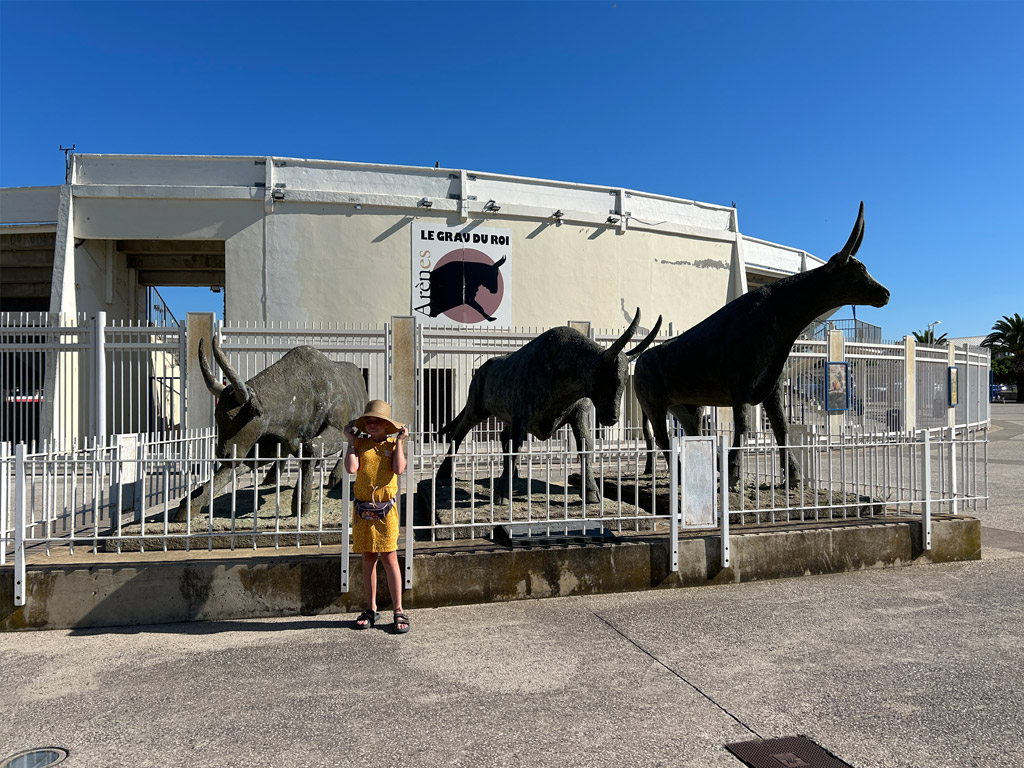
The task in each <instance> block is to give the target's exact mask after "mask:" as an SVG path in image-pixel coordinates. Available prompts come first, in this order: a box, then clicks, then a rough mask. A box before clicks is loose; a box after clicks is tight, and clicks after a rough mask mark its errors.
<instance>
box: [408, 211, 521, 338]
mask: <svg viewBox="0 0 1024 768" xmlns="http://www.w3.org/2000/svg"><path fill="white" fill-rule="evenodd" d="M511 239H512V235H511V231H510V230H506V229H491V228H489V227H477V226H473V225H472V224H460V225H456V226H449V225H447V224H445V223H442V222H439V223H432V222H419V221H418V222H415V223H413V225H412V314H413V317H415V318H416V321H417V322H420V323H424V324H426V325H447V326H463V327H467V326H474V327H493V326H510V325H511V324H512V299H511V291H510V288H511V281H510V280H509V266H510V259H509V256H510V253H511Z"/></svg>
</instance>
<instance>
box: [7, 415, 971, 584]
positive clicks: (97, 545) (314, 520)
mask: <svg viewBox="0 0 1024 768" xmlns="http://www.w3.org/2000/svg"><path fill="white" fill-rule="evenodd" d="M213 442H214V435H213V433H212V432H210V431H205V432H200V433H196V434H192V435H187V436H183V437H181V438H176V439H173V440H152V441H149V440H146V439H145V438H139V437H138V436H132V438H131V439H126V438H125V437H124V436H122V437H119V438H117V439H112V440H109V441H107V442H105V443H102V444H95V445H91V446H88V447H86V448H83V449H80V450H75V451H70V452H64V451H48V452H43V453H34V454H29V453H28V452H27V450H26V447H25V446H24V445H19V446H17V448H16V450H15V451H14V452H13V454H12V453H11V452H10V451H9V450H8V449H7V448H6V446H5V447H4V449H3V452H2V454H0V464H2V472H0V486H2V487H0V534H2V539H3V541H2V546H0V563H6V562H7V560H8V559H13V561H14V566H15V569H14V571H15V594H16V599H19V600H22V601H23V600H24V584H25V578H26V558H27V556H28V555H30V554H31V553H32V552H39V553H45V554H49V553H50V552H51V551H52V550H53V549H54V548H57V547H66V548H67V550H68V551H69V552H72V553H73V552H74V550H75V548H76V547H79V548H87V549H89V550H92V551H98V550H100V549H104V550H116V551H122V550H125V549H131V550H146V549H161V550H167V549H192V548H206V549H213V548H215V547H227V548H232V549H234V548H236V547H252V548H256V547H259V546H274V547H279V546H296V547H301V546H322V545H324V544H332V543H339V542H340V543H341V545H342V557H343V563H346V564H347V562H348V547H349V530H350V529H349V526H350V518H351V506H350V493H351V490H350V484H349V481H348V478H347V477H345V478H344V479H343V481H342V482H341V483H340V484H339V485H338V486H336V487H333V488H332V487H330V485H329V483H328V482H327V478H328V476H329V473H330V471H331V469H332V466H333V462H334V460H335V459H336V457H335V459H330V458H329V459H327V460H323V459H322V457H302V456H300V457H291V458H288V457H281V456H280V454H277V455H276V456H273V457H266V458H267V459H268V460H269V462H270V464H271V465H272V466H273V467H274V468H275V469H276V471H274V472H272V473H270V475H269V476H268V477H270V478H271V479H270V480H269V484H266V483H267V478H263V479H261V478H260V475H259V474H257V472H256V471H253V469H252V462H250V461H245V460H244V458H240V457H236V458H234V459H229V460H228V463H229V464H234V465H236V469H235V472H234V475H233V478H232V480H231V482H230V484H229V487H228V488H227V489H225V490H224V491H223V492H222V493H221V495H220V496H218V497H217V498H216V499H214V502H213V503H212V504H207V505H205V506H204V507H203V509H202V510H200V512H199V514H198V516H195V517H187V518H186V519H185V520H183V521H180V522H179V521H177V520H176V519H175V514H176V512H177V509H178V503H179V501H180V500H181V499H182V498H185V497H187V495H188V493H189V491H190V489H192V488H193V487H196V486H201V485H203V484H205V483H209V482H210V479H211V477H212V475H213V472H214V471H215V469H216V467H217V465H218V461H217V460H216V459H215V458H214V457H213V455H212V449H213ZM986 445H987V442H986V430H985V428H980V429H974V430H961V431H955V430H950V429H943V430H933V431H928V430H922V431H921V432H919V433H918V434H916V435H913V436H910V435H902V436H888V437H887V436H876V437H866V436H850V437H843V438H839V439H832V438H828V437H827V436H826V437H820V438H812V439H810V440H808V441H803V442H799V443H794V444H792V445H790V446H788V450H790V451H791V452H792V453H793V454H794V456H795V458H796V460H797V462H798V464H799V465H800V466H801V468H802V473H801V478H800V479H799V480H798V481H796V482H792V481H790V480H789V479H788V477H787V476H786V475H784V474H783V473H781V472H780V470H779V466H780V463H779V456H778V453H779V449H778V446H776V445H774V444H772V443H771V442H770V441H767V440H765V441H762V440H758V439H752V440H750V441H748V443H747V444H746V445H744V446H742V447H740V448H738V449H733V448H731V447H730V445H729V441H728V438H727V437H725V436H722V437H721V438H715V437H706V438H681V437H674V438H673V440H672V445H671V448H670V454H669V455H670V456H672V457H673V461H672V462H671V464H670V465H669V466H666V465H665V463H664V460H663V458H661V455H660V453H659V458H658V461H657V462H656V463H655V471H654V472H653V474H651V475H647V476H645V475H644V474H643V465H644V463H645V461H646V454H645V452H644V451H643V450H641V449H637V448H635V447H634V448H630V447H628V446H625V445H614V444H612V443H607V444H605V445H604V446H598V447H597V448H595V449H594V451H593V452H592V453H590V454H589V455H588V456H587V460H588V461H589V462H591V463H592V466H593V468H594V474H595V479H596V480H597V484H598V489H599V491H598V493H596V494H594V493H591V492H589V491H588V490H587V488H586V487H585V483H584V482H583V480H582V477H581V474H582V473H581V471H580V470H581V467H580V464H579V457H578V456H577V455H576V454H574V453H569V452H566V451H564V450H562V449H561V447H559V446H553V445H551V444H549V443H533V442H530V443H528V444H527V445H526V447H525V449H524V451H523V452H522V453H521V454H520V455H519V456H518V457H515V458H516V463H517V466H518V475H519V476H518V478H516V479H510V480H509V482H508V483H507V484H506V485H505V486H503V485H502V484H501V481H500V479H499V478H500V475H501V473H502V467H503V465H504V463H505V461H506V455H505V454H503V453H502V452H501V450H500V449H498V450H494V449H493V446H489V445H486V444H484V443H482V442H481V443H478V444H477V445H476V446H475V447H474V449H473V450H467V451H460V453H459V455H458V457H457V459H456V461H455V466H454V479H453V480H452V481H450V482H439V481H438V479H437V470H438V467H439V464H440V461H441V459H442V455H441V454H440V453H424V454H420V453H418V452H417V451H416V447H415V443H412V444H410V446H409V449H410V457H409V459H410V463H409V466H410V470H409V471H408V472H407V477H406V478H403V482H402V487H401V494H402V498H403V499H404V504H403V505H402V507H403V509H404V514H405V543H404V547H405V552H406V555H407V557H406V562H405V567H406V583H407V585H411V583H412V570H411V569H412V554H413V552H414V548H415V546H416V542H417V541H424V540H431V541H438V540H442V541H443V540H455V539H460V538H489V539H503V540H505V541H507V542H509V543H513V544H514V543H515V542H516V541H523V540H534V541H535V540H537V539H546V538H550V537H556V538H564V537H567V536H569V537H572V536H593V535H603V536H608V535H622V534H639V535H644V536H667V537H669V543H670V547H671V550H672V551H673V552H675V553H677V552H678V548H677V544H676V537H677V535H678V533H679V532H680V531H684V530H719V531H720V532H721V537H722V538H721V541H722V546H723V557H724V558H725V564H726V565H728V541H729V533H728V531H729V528H730V526H732V527H734V528H735V527H749V526H758V525H765V524H774V523H779V522H794V521H810V520H822V519H828V520H837V519H840V520H849V519H865V518H885V517H890V516H908V515H912V516H919V517H920V519H921V520H922V521H923V522H924V537H925V540H924V542H923V547H924V548H925V549H928V548H929V547H930V520H931V515H932V514H934V513H936V512H946V513H951V514H962V513H965V512H967V511H970V510H976V509H977V508H978V505H979V503H984V502H985V500H986V499H987V478H986V477H985V466H986V463H985V459H986ZM733 451H738V452H739V453H740V469H741V472H740V480H741V482H740V486H739V488H738V489H736V490H729V489H727V490H726V492H725V493H723V492H722V483H721V478H722V477H725V476H727V472H728V470H727V461H728V456H729V454H730V453H731V452H733ZM299 462H305V463H306V465H307V471H310V472H312V473H313V477H314V479H315V481H314V490H313V495H312V497H311V498H310V499H308V500H307V502H308V506H307V507H304V508H303V512H302V514H300V515H298V516H296V515H294V514H293V512H292V504H291V501H292V496H293V495H294V494H295V493H297V492H298V491H297V489H296V488H295V487H294V486H295V478H296V469H297V466H298V463H299ZM261 483H262V484H261ZM677 557H678V555H677V554H675V555H674V556H673V563H672V568H673V569H676V568H677V567H678V560H677ZM347 588H348V572H347V568H345V569H344V570H343V574H342V589H343V590H347ZM18 604H23V603H18Z"/></svg>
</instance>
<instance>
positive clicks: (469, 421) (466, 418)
mask: <svg viewBox="0 0 1024 768" xmlns="http://www.w3.org/2000/svg"><path fill="white" fill-rule="evenodd" d="M470 400H471V401H472V397H470ZM469 408H470V405H469V403H467V404H466V407H465V408H463V409H462V410H461V411H460V412H459V415H458V416H456V417H455V418H454V419H453V420H452V422H451V424H450V425H449V426H447V427H445V428H444V429H442V430H441V432H442V433H444V432H447V433H449V434H450V435H451V443H450V445H449V446H448V455H447V456H446V457H445V459H444V461H442V462H441V466H440V467H438V468H437V475H436V479H437V482H439V483H445V484H447V483H454V482H455V474H454V472H453V471H452V463H453V462H454V457H455V454H456V453H458V450H459V446H461V445H462V441H463V440H465V439H466V435H468V434H469V433H470V432H471V431H472V429H473V427H475V426H476V425H477V424H479V423H480V422H482V421H483V420H484V419H486V418H487V417H488V416H490V414H489V413H487V412H484V413H476V412H470V410H469Z"/></svg>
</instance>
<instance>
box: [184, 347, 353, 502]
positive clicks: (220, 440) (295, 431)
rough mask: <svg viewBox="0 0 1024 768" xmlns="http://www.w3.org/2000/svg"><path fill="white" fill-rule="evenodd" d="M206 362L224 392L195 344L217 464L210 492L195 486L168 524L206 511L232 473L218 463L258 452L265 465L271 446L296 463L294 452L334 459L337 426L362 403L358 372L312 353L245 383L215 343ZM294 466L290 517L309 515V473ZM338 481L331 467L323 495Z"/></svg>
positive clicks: (293, 354)
mask: <svg viewBox="0 0 1024 768" xmlns="http://www.w3.org/2000/svg"><path fill="white" fill-rule="evenodd" d="M213 355H214V357H215V358H216V359H217V364H218V365H220V368H221V370H222V371H223V372H224V375H225V376H226V377H227V379H228V381H229V382H230V383H229V384H222V383H220V382H219V381H217V380H216V379H215V378H214V377H213V373H212V372H211V371H210V364H209V362H207V360H206V354H205V352H204V350H203V341H202V340H200V342H199V367H200V369H201V370H202V373H203V379H204V380H205V381H206V386H207V388H208V389H209V390H210V392H211V393H212V394H213V395H214V397H216V398H218V399H217V408H216V410H215V412H214V416H215V420H216V423H217V448H216V454H217V458H219V459H221V460H222V461H221V464H220V467H219V468H218V469H217V472H216V473H215V474H214V476H213V481H212V488H211V483H209V482H206V483H203V484H202V485H201V486H200V487H198V488H196V489H195V490H194V491H193V492H192V493H191V495H190V496H186V497H185V498H183V499H182V500H181V503H180V504H179V505H178V512H177V516H176V518H175V519H176V520H177V521H179V522H184V521H185V520H187V519H188V518H189V516H190V515H192V516H194V515H197V514H199V513H200V511H201V510H202V507H203V506H204V505H205V504H208V503H211V493H212V496H216V495H217V494H218V493H219V492H220V490H221V489H222V488H223V487H224V485H225V484H226V483H227V482H228V481H229V480H230V479H231V475H232V474H233V473H234V469H235V467H234V465H233V464H232V463H230V462H227V461H224V460H226V459H230V458H231V457H232V455H234V456H236V457H238V458H239V459H246V458H248V459H252V458H253V457H254V456H255V449H256V447H257V446H259V455H260V457H261V458H268V459H269V458H271V457H273V456H274V455H275V453H276V446H277V445H278V444H279V445H281V446H282V449H283V450H282V455H296V454H298V453H299V451H300V450H301V452H302V455H303V457H308V458H311V459H312V458H314V457H320V456H321V455H322V456H331V455H333V454H336V453H339V452H340V451H341V450H342V449H343V448H344V447H345V442H346V441H345V433H344V429H345V425H346V424H348V423H349V422H351V421H352V420H353V419H356V418H358V417H359V415H360V414H361V413H362V412H363V411H362V409H363V407H364V406H365V405H366V402H367V399H368V397H367V394H366V385H365V383H364V382H363V376H362V373H361V372H360V370H359V368H357V367H356V366H355V365H353V364H352V363H336V362H334V361H332V360H329V359H328V358H327V357H326V356H325V355H324V354H323V353H322V352H320V351H319V350H316V349H314V348H313V347H306V346H303V347H296V348H294V349H291V350H289V351H288V352H287V353H286V354H285V355H284V356H283V357H282V358H281V359H280V360H278V361H277V362H276V363H274V364H273V365H271V366H269V367H267V368H266V369H264V370H263V371H261V372H260V373H258V374H256V375H255V376H253V377H252V378H251V379H249V380H248V381H242V379H241V378H240V377H239V376H238V374H237V373H236V372H235V369H234V368H233V367H232V366H231V363H229V362H228V358H227V355H225V354H224V352H223V351H222V350H221V348H220V345H219V344H218V343H217V339H216V338H214V340H213ZM299 463H300V467H299V479H298V481H297V482H296V484H295V487H296V491H297V492H296V493H294V494H293V495H292V513H293V514H295V515H296V516H298V515H299V514H300V511H307V510H308V509H309V505H310V503H311V499H310V496H311V495H312V490H313V472H312V471H311V467H310V466H302V465H304V464H305V462H299ZM254 469H255V467H254ZM341 473H342V467H341V460H339V461H338V462H337V464H336V465H335V467H334V471H333V472H332V473H331V479H330V486H329V487H333V486H334V485H336V484H337V483H338V482H339V481H340V480H341ZM300 499H301V501H300ZM300 504H301V507H302V509H301V510H300ZM190 508H191V511H190Z"/></svg>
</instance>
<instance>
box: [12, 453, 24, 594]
mask: <svg viewBox="0 0 1024 768" xmlns="http://www.w3.org/2000/svg"><path fill="white" fill-rule="evenodd" d="M25 579H26V576H25V444H24V443H18V445H17V446H16V447H15V449H14V604H15V605H16V606H18V605H24V604H25V592H26V589H25V588H26V586H27V584H26V583H25Z"/></svg>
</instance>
